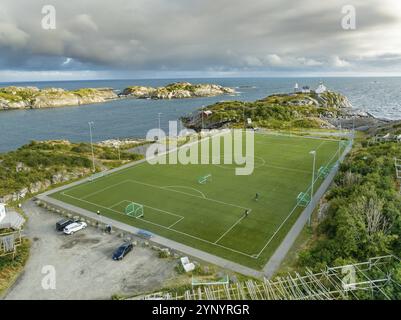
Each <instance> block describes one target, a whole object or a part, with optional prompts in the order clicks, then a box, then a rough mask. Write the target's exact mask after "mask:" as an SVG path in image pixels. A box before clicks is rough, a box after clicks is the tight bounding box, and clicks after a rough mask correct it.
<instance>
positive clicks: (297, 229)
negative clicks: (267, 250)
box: [263, 145, 352, 278]
mask: <svg viewBox="0 0 401 320" xmlns="http://www.w3.org/2000/svg"><path fill="white" fill-rule="evenodd" d="M351 149H352V145H350V146H348V147H347V148H346V149H345V150H344V152H343V154H342V155H341V158H340V162H342V161H343V160H344V158H345V156H346V155H347V154H348V152H349V151H351ZM338 169H339V167H338V166H336V167H335V168H334V169H333V170H332V171H331V172H330V174H329V175H328V176H327V177H326V179H325V180H324V181H323V183H322V184H321V186H320V187H319V189H318V190H317V192H316V193H315V195H314V197H313V199H314V200H313V201H311V203H310V204H309V206H308V207H306V208H305V210H304V211H303V212H302V213H301V215H300V216H299V218H298V220H297V221H296V222H295V223H294V225H293V226H292V228H291V230H290V231H289V232H288V233H287V235H286V237H285V238H284V240H283V241H282V242H281V244H280V246H279V247H278V248H277V249H276V251H275V252H274V254H273V255H272V256H271V258H270V259H269V261H268V262H267V263H266V265H265V266H264V268H263V273H264V275H265V277H266V278H271V277H272V276H273V275H274V274H275V273H276V272H277V270H278V268H279V267H280V265H281V262H282V261H283V260H284V258H285V257H286V255H287V253H288V251H289V250H290V249H291V247H292V245H293V244H294V242H295V240H296V239H297V238H298V236H299V234H300V233H301V231H302V229H303V228H304V226H305V224H306V223H307V221H308V220H309V217H310V216H311V214H312V213H313V211H314V210H315V208H316V207H317V206H318V204H319V200H320V199H321V198H322V197H323V195H324V194H325V193H326V191H327V189H328V188H329V186H330V184H331V183H332V181H333V179H334V177H335V176H336V174H337V172H338Z"/></svg>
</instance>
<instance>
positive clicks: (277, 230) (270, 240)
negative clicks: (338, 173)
mask: <svg viewBox="0 0 401 320" xmlns="http://www.w3.org/2000/svg"><path fill="white" fill-rule="evenodd" d="M337 153H338V150H336V152H335V153H334V155H333V156H332V157H331V158H330V160H329V161H328V162H327V164H326V166H328V165H329V164H330V163H331V161H332V160H333V159H334V158H335V157H336V156H337ZM318 179H319V176H317V177H316V179H315V183H316V181H317V180H318ZM311 187H312V186H309V188H308V190H306V193H308V192H309V190H310V189H311ZM297 207H298V203H297V204H296V205H295V207H294V208H293V209H292V210H291V212H290V213H289V214H288V216H287V217H286V218H285V219H284V221H283V222H282V223H281V224H280V226H279V227H278V228H277V229H276V231H275V232H274V233H273V235H272V236H271V237H270V238H269V240H268V241H267V243H266V244H265V245H264V247H263V248H262V250H260V251H259V253H258V254H257V255H256V258H259V257H260V255H261V254H262V253H263V251H264V250H265V249H266V248H267V246H268V245H269V244H270V243H271V242H272V240H273V239H274V237H275V236H276V235H277V233H278V232H279V231H280V230H281V228H282V227H283V225H284V224H285V222H286V221H287V220H288V219H289V218H290V217H291V216H292V214H293V213H294V212H295V210H296V209H297Z"/></svg>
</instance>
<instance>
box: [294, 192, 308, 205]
mask: <svg viewBox="0 0 401 320" xmlns="http://www.w3.org/2000/svg"><path fill="white" fill-rule="evenodd" d="M310 200H311V198H310V195H309V194H307V193H305V192H301V193H300V194H299V195H298V197H297V204H298V205H299V206H301V207H307V206H308V204H309V202H310Z"/></svg>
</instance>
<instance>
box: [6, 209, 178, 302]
mask: <svg viewBox="0 0 401 320" xmlns="http://www.w3.org/2000/svg"><path fill="white" fill-rule="evenodd" d="M24 211H25V212H26V213H27V215H28V217H29V221H28V225H27V227H26V229H25V233H26V234H27V236H28V237H29V238H30V239H31V243H32V247H31V256H30V258H29V261H28V263H27V265H26V268H25V271H24V273H23V275H22V276H21V277H20V278H19V280H18V281H17V282H16V283H15V285H14V286H13V287H12V288H11V289H10V290H9V292H8V293H7V295H6V297H5V298H6V299H110V298H111V296H112V295H113V294H124V295H125V294H140V293H145V292H149V291H153V290H157V289H159V288H160V287H162V286H163V284H164V283H165V282H166V281H168V280H171V279H172V278H173V277H174V276H175V275H176V274H175V271H174V267H175V265H176V264H177V262H176V261H173V260H171V259H160V258H158V252H156V251H153V250H151V249H149V248H147V247H143V246H137V247H134V249H133V251H131V252H130V253H129V254H128V255H127V256H126V257H125V258H124V260H122V261H118V262H117V261H113V260H112V259H111V256H112V253H113V251H114V250H115V249H116V248H117V247H118V246H119V245H120V244H121V243H122V239H121V238H119V237H117V235H104V234H102V233H101V232H100V231H98V230H96V229H94V228H91V227H88V228H86V229H85V230H82V231H79V232H78V233H76V234H74V235H71V236H67V235H64V234H62V233H58V232H56V230H55V224H56V222H57V221H58V220H60V219H61V217H60V216H58V215H56V214H51V213H48V212H47V211H46V210H44V209H41V208H39V207H37V206H36V205H35V204H34V203H33V202H32V201H29V202H26V203H25V205H24ZM53 270H54V271H55V289H53V288H52V284H53V282H51V281H52V278H51V275H52V272H53ZM49 281H50V282H49ZM42 284H45V285H44V286H43V285H42Z"/></svg>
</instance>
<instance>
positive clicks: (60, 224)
mask: <svg viewBox="0 0 401 320" xmlns="http://www.w3.org/2000/svg"><path fill="white" fill-rule="evenodd" d="M71 223H74V220H71V219H63V220H60V221H59V222H57V223H56V230H57V231H63V230H64V228H65V227H66V226H68V225H70V224H71Z"/></svg>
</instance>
